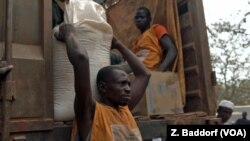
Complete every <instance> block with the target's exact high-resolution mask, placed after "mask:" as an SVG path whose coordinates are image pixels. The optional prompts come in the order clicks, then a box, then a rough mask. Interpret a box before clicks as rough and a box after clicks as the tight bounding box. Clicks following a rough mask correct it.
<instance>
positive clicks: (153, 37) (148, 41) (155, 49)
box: [132, 24, 168, 70]
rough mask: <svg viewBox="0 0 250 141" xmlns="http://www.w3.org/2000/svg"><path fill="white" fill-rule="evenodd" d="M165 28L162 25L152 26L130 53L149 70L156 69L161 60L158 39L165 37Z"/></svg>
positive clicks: (161, 55)
mask: <svg viewBox="0 0 250 141" xmlns="http://www.w3.org/2000/svg"><path fill="white" fill-rule="evenodd" d="M167 34H168V32H167V30H166V28H165V27H164V26H162V25H159V24H155V25H152V27H151V28H150V29H148V30H147V31H145V32H144V33H143V34H142V35H141V36H140V37H138V39H137V40H136V42H135V43H134V44H133V48H132V51H133V52H134V53H135V54H136V55H137V57H139V59H140V60H141V61H143V63H144V65H145V66H146V67H147V68H148V69H150V70H155V69H157V68H158V67H159V66H160V64H161V61H162V59H163V50H162V48H161V46H160V42H159V40H160V38H161V37H162V36H163V35H167Z"/></svg>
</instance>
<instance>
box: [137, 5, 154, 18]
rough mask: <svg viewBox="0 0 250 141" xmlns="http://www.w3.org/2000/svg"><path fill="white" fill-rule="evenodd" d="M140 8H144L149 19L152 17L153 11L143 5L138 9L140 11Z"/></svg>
mask: <svg viewBox="0 0 250 141" xmlns="http://www.w3.org/2000/svg"><path fill="white" fill-rule="evenodd" d="M139 10H143V11H144V12H145V13H146V15H147V17H148V18H149V19H151V12H150V10H149V9H148V8H147V7H144V6H141V7H139V8H137V11H139Z"/></svg>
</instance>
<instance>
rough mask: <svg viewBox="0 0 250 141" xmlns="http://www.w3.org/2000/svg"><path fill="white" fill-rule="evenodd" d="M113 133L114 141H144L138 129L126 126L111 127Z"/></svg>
mask: <svg viewBox="0 0 250 141" xmlns="http://www.w3.org/2000/svg"><path fill="white" fill-rule="evenodd" d="M111 132H112V136H113V140H114V141H142V138H141V134H140V131H139V129H138V128H134V129H130V128H129V127H128V126H126V125H121V124H118V125H111Z"/></svg>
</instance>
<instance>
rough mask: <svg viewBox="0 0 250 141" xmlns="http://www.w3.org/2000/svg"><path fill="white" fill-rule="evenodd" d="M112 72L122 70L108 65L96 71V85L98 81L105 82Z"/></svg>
mask: <svg viewBox="0 0 250 141" xmlns="http://www.w3.org/2000/svg"><path fill="white" fill-rule="evenodd" d="M114 70H122V69H121V68H120V67H118V66H115V65H110V66H106V67H103V68H101V69H100V70H99V71H98V73H97V76H96V84H97V85H98V83H99V82H100V81H106V79H107V78H108V77H110V75H111V74H112V73H113V71H114ZM122 71H124V70H122Z"/></svg>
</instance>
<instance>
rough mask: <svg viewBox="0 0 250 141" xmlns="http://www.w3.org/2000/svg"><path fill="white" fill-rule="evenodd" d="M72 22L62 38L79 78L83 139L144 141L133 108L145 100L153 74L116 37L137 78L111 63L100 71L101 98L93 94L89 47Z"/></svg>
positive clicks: (61, 30)
mask: <svg viewBox="0 0 250 141" xmlns="http://www.w3.org/2000/svg"><path fill="white" fill-rule="evenodd" d="M75 32H76V31H75V29H74V27H73V26H72V25H69V24H62V25H61V26H60V28H59V33H57V34H55V36H56V38H57V39H58V40H61V41H64V42H65V43H66V47H67V55H68V58H69V61H70V62H71V64H72V65H73V69H74V78H75V84H74V85H75V103H74V109H75V119H76V124H77V132H78V135H79V140H80V141H85V140H91V141H142V137H141V134H140V131H139V128H138V127H137V125H136V122H135V119H134V118H133V116H132V114H131V112H130V110H132V109H133V108H134V107H135V106H136V104H137V103H138V102H139V101H140V100H141V98H142V97H143V95H144V93H145V89H146V87H147V85H148V81H149V78H150V73H149V72H148V70H147V69H146V68H145V67H144V65H143V64H142V62H141V61H139V60H138V58H137V57H136V56H135V55H134V53H132V52H131V51H130V50H129V49H128V48H126V47H124V45H123V44H122V43H121V42H119V41H118V40H116V39H115V38H114V39H113V41H112V45H111V47H112V48H114V49H117V50H118V51H120V53H121V54H122V55H123V57H124V59H126V61H127V62H128V64H129V65H130V67H131V69H132V70H133V73H134V75H135V79H134V80H133V82H132V83H131V84H130V81H129V78H128V74H127V73H126V72H125V71H123V70H122V69H120V68H118V67H115V66H107V67H104V68H102V69H100V70H99V72H98V74H97V78H96V80H97V88H98V92H99V94H100V96H101V99H100V101H98V102H97V101H95V100H94V99H93V97H92V93H93V92H92V91H91V86H90V84H91V83H90V70H89V58H88V53H87V51H86V49H85V48H79V41H78V40H77V38H76V37H75Z"/></svg>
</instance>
